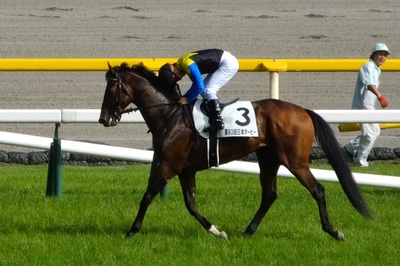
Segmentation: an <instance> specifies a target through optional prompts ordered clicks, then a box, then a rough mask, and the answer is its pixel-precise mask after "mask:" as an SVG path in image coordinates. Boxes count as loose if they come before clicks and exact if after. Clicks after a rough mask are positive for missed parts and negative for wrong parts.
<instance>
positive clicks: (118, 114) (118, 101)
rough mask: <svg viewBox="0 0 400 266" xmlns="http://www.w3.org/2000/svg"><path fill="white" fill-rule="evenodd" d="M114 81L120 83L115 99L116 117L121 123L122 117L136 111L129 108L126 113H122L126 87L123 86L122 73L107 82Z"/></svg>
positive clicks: (114, 111)
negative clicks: (122, 93)
mask: <svg viewBox="0 0 400 266" xmlns="http://www.w3.org/2000/svg"><path fill="white" fill-rule="evenodd" d="M109 80H111V81H113V82H116V83H118V86H117V91H116V92H115V99H114V110H113V113H114V116H115V117H116V120H117V121H118V122H119V121H120V120H121V116H122V115H123V114H125V113H130V112H132V111H135V110H134V109H133V108H127V109H125V110H124V111H122V112H121V111H120V109H121V98H120V97H121V92H122V90H123V89H124V86H123V85H122V80H121V73H120V72H117V76H116V77H110V78H108V79H107V81H109Z"/></svg>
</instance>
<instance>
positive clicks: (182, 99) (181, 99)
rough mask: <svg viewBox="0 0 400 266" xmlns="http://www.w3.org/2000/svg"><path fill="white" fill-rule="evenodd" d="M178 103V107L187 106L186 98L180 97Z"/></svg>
mask: <svg viewBox="0 0 400 266" xmlns="http://www.w3.org/2000/svg"><path fill="white" fill-rule="evenodd" d="M178 102H179V104H180V105H185V104H188V101H187V99H186V97H181V98H180V99H179V101H178Z"/></svg>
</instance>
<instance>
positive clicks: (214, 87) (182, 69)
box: [158, 49, 239, 131]
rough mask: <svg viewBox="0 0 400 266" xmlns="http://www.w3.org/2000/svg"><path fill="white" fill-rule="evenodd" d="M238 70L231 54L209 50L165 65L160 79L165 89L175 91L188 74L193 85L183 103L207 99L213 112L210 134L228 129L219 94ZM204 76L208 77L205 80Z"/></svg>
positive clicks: (160, 72)
mask: <svg viewBox="0 0 400 266" xmlns="http://www.w3.org/2000/svg"><path fill="white" fill-rule="evenodd" d="M238 69H239V62H238V60H237V59H236V57H234V56H233V55H232V54H231V53H229V52H227V51H223V50H220V49H207V50H199V51H195V52H190V53H187V54H185V55H183V56H182V57H180V58H179V59H178V61H177V62H175V63H174V64H168V63H167V64H164V65H163V66H162V67H161V68H160V70H159V74H158V76H159V77H160V79H161V81H162V82H163V84H164V85H165V86H168V87H171V88H173V87H174V86H175V84H176V82H177V81H179V80H181V79H182V77H183V76H184V75H185V74H186V75H188V76H189V78H190V79H191V81H192V82H193V83H192V86H191V87H190V89H189V90H188V91H187V92H186V93H185V95H184V96H183V99H181V100H180V102H181V104H184V103H185V102H189V103H190V102H192V101H194V100H196V98H197V97H198V96H199V95H201V96H202V97H203V98H205V99H206V100H207V106H208V109H209V111H210V118H209V119H210V121H209V122H210V128H209V130H210V131H215V130H221V129H223V128H224V127H225V125H224V122H223V121H222V118H221V108H220V106H219V101H218V97H217V93H218V91H219V90H220V89H221V88H222V87H223V86H225V84H226V83H227V82H228V81H229V80H230V79H231V78H232V77H233V76H234V75H235V74H236V72H237V71H238ZM203 74H207V76H206V77H205V78H204V79H203V77H202V75H203Z"/></svg>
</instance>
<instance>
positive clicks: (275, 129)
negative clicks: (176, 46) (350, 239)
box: [99, 63, 371, 240]
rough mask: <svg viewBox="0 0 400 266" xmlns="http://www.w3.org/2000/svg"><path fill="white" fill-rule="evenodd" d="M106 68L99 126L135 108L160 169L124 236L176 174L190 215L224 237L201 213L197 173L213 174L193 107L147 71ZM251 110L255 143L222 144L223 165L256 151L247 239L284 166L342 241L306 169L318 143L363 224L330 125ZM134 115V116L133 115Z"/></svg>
mask: <svg viewBox="0 0 400 266" xmlns="http://www.w3.org/2000/svg"><path fill="white" fill-rule="evenodd" d="M108 66H109V70H108V71H107V73H106V81H107V86H106V89H105V93H104V99H103V103H102V107H101V114H100V118H99V123H101V124H103V125H104V126H106V127H109V126H116V125H117V123H118V121H120V119H121V116H122V115H123V114H124V113H126V112H127V111H128V109H127V107H128V106H129V105H130V104H131V103H133V104H134V105H136V107H137V108H135V110H139V111H140V113H141V114H142V116H143V118H144V120H145V122H146V124H147V126H148V127H149V131H150V132H151V133H152V137H153V138H152V140H153V149H154V156H155V158H156V159H157V164H156V168H155V171H154V173H153V177H151V179H149V180H151V181H150V182H149V184H148V187H147V190H146V192H145V193H144V195H143V197H142V200H141V202H140V207H139V210H138V213H137V216H136V218H135V220H134V221H133V224H132V227H131V228H130V230H129V232H128V233H127V234H126V236H125V237H126V238H130V237H132V236H133V235H135V234H136V233H138V232H139V230H140V228H141V227H142V223H143V220H144V217H145V214H146V211H147V209H148V207H149V205H150V204H151V202H152V201H153V199H154V198H155V197H156V196H157V195H158V194H159V193H160V192H161V190H162V189H163V188H164V186H165V185H166V184H167V183H168V181H170V180H171V179H172V178H173V177H174V176H176V175H178V177H179V181H180V185H181V187H182V192H183V196H184V201H185V205H186V208H187V210H188V211H189V213H190V214H191V215H192V216H194V217H195V218H196V219H197V220H198V221H199V222H200V224H201V225H202V226H203V227H204V228H205V229H206V230H207V231H209V232H210V233H212V234H213V235H215V236H219V237H221V238H227V235H226V233H225V232H224V231H220V230H218V229H217V227H216V226H215V225H214V224H212V223H211V222H210V221H208V220H207V219H206V218H205V217H204V216H203V215H202V214H200V212H199V211H198V210H197V208H196V201H195V194H196V181H195V178H196V173H197V172H198V171H201V170H205V169H207V168H209V166H208V162H207V148H206V145H207V142H206V140H205V139H204V138H202V137H200V136H199V135H198V134H196V132H195V130H194V127H193V126H192V122H191V113H190V112H188V111H187V110H188V108H187V107H190V108H189V109H191V108H192V107H193V106H192V105H190V104H189V105H182V104H181V103H180V101H179V100H180V92H179V93H178V90H171V89H165V88H164V87H163V84H162V83H161V81H159V80H158V77H157V76H156V75H155V74H154V73H153V72H151V71H149V70H147V69H146V68H144V67H142V66H132V67H129V66H128V65H127V64H126V63H122V64H121V65H120V66H114V67H111V66H110V65H108ZM251 104H252V106H253V107H254V111H255V115H256V119H257V128H258V131H259V134H258V136H257V137H244V138H239V137H234V138H223V139H220V140H219V156H220V157H219V158H220V163H221V164H223V163H227V162H230V161H232V160H237V159H241V158H243V157H244V156H246V155H248V154H250V153H252V152H255V154H256V156H257V159H258V165H259V167H260V176H259V178H260V183H261V190H262V199H261V203H260V206H259V208H258V210H257V212H256V213H255V215H254V218H253V219H252V220H251V222H250V224H249V225H248V227H247V229H246V230H245V232H244V236H250V235H253V234H254V233H255V232H256V230H257V228H258V226H259V224H260V223H261V221H262V219H263V218H264V216H265V215H266V213H267V211H268V210H269V208H270V207H271V205H272V204H273V203H274V201H275V200H276V198H277V173H278V169H279V167H280V166H281V165H283V166H285V167H286V168H287V169H288V170H289V171H290V172H291V173H292V174H293V175H294V176H295V177H296V178H297V179H298V181H299V182H300V183H301V184H302V185H303V186H304V187H305V188H306V189H307V190H308V191H309V192H310V193H311V195H312V197H313V198H314V200H315V201H316V203H317V205H318V210H319V215H320V221H321V224H322V229H323V230H324V231H325V232H326V233H328V234H329V235H330V236H332V237H333V238H335V239H336V240H343V239H344V235H343V233H342V232H341V231H338V230H336V229H335V228H334V227H333V226H332V224H331V222H330V220H329V217H328V212H327V208H326V200H325V193H324V187H323V185H322V184H321V183H320V182H318V181H317V180H316V179H315V177H314V176H313V174H312V173H311V171H310V168H309V157H310V153H311V150H312V145H313V143H314V140H316V141H317V143H319V145H320V146H321V148H322V150H323V151H324V153H325V155H326V157H327V159H328V161H329V163H330V164H331V166H332V168H333V169H334V171H335V173H336V175H337V177H338V179H339V182H340V184H341V187H342V189H343V190H344V192H345V194H346V195H347V198H348V199H349V201H350V202H351V203H352V205H353V207H354V208H355V209H356V210H357V211H358V212H359V213H360V214H361V215H363V216H364V217H365V218H370V217H371V212H370V211H369V209H368V207H367V205H366V203H365V201H364V199H363V197H362V195H361V193H360V191H359V189H358V186H357V184H356V182H355V181H354V179H353V176H352V173H351V171H350V168H349V166H348V161H347V160H346V157H345V156H346V155H345V154H344V151H343V150H342V149H341V147H340V145H339V143H338V141H337V139H336V138H335V136H334V133H333V131H332V129H331V128H330V126H329V125H328V124H327V122H326V121H325V120H323V118H322V117H321V116H319V115H318V114H316V113H315V112H313V111H311V110H308V109H304V108H302V107H300V106H297V105H295V104H292V103H289V102H285V101H281V100H276V99H264V100H258V101H253V102H251ZM130 111H131V110H130Z"/></svg>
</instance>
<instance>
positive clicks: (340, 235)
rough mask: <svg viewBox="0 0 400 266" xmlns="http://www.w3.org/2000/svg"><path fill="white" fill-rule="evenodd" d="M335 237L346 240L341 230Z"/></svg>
mask: <svg viewBox="0 0 400 266" xmlns="http://www.w3.org/2000/svg"><path fill="white" fill-rule="evenodd" d="M335 238H336V240H340V241H343V240H344V234H343V233H342V232H340V231H337V232H336V237H335Z"/></svg>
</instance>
